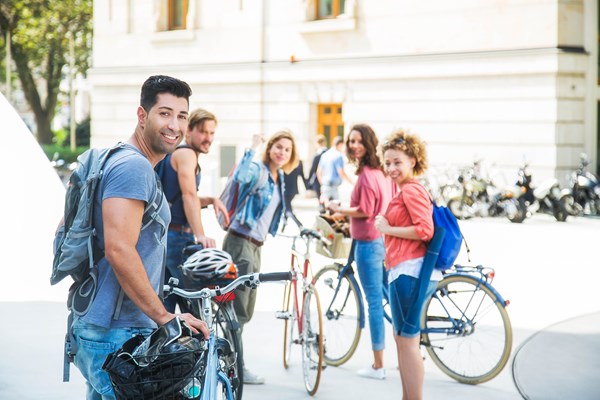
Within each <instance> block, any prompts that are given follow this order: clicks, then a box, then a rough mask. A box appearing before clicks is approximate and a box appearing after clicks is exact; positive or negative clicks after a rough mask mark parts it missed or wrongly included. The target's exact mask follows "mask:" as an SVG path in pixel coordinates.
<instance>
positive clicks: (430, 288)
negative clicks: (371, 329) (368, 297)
mask: <svg viewBox="0 0 600 400" xmlns="http://www.w3.org/2000/svg"><path fill="white" fill-rule="evenodd" d="M436 288H437V281H429V284H428V285H427V290H426V291H425V295H424V296H423V297H422V298H421V299H417V292H418V290H419V279H417V278H415V277H412V276H408V275H400V276H399V277H398V278H396V279H394V280H393V281H392V283H390V308H391V309H392V324H393V325H394V332H395V333H396V335H399V336H402V337H406V338H413V337H416V336H418V335H419V332H421V314H422V313H423V307H424V306H425V303H426V302H427V300H428V299H429V298H430V297H431V296H432V295H433V293H434V292H435V289H436Z"/></svg>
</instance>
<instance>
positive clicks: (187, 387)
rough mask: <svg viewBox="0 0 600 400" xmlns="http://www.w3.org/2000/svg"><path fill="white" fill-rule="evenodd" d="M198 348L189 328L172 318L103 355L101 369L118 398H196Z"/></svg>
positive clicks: (199, 358) (199, 363)
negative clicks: (149, 333)
mask: <svg viewBox="0 0 600 400" xmlns="http://www.w3.org/2000/svg"><path fill="white" fill-rule="evenodd" d="M202 347H203V346H202V344H201V342H200V340H198V339H196V338H194V337H192V336H191V331H190V330H189V328H188V327H187V326H186V325H185V324H183V323H181V321H180V320H179V318H174V319H173V320H171V321H170V322H168V323H167V324H165V325H163V326H162V327H160V328H159V329H157V330H156V331H155V332H154V333H153V334H152V335H151V336H150V337H148V338H144V337H143V336H142V335H136V336H134V337H132V338H131V339H129V340H128V341H127V342H125V343H124V344H123V346H122V347H121V348H120V349H119V350H117V351H115V352H114V353H111V354H110V355H109V356H108V357H107V359H106V361H105V363H104V365H103V367H102V368H103V369H104V370H105V371H106V372H107V373H108V376H109V377H110V381H111V383H112V386H113V390H114V392H115V396H116V398H117V399H119V400H125V399H127V400H128V399H136V400H138V399H144V400H150V399H152V400H159V399H160V400H163V399H189V398H198V397H199V394H200V393H199V392H200V390H199V389H200V388H199V385H198V382H199V380H198V379H197V378H196V376H198V375H199V373H200V369H201V363H202V360H203V355H202ZM194 396H195V397H194Z"/></svg>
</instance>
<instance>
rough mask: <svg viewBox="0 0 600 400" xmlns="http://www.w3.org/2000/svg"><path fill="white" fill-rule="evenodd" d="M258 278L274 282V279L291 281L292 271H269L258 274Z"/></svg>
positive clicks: (262, 280)
mask: <svg viewBox="0 0 600 400" xmlns="http://www.w3.org/2000/svg"><path fill="white" fill-rule="evenodd" d="M258 280H259V281H261V282H276V281H291V280H292V272H291V271H286V272H269V273H264V274H259V275H258Z"/></svg>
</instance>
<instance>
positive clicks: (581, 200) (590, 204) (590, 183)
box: [561, 153, 600, 216]
mask: <svg viewBox="0 0 600 400" xmlns="http://www.w3.org/2000/svg"><path fill="white" fill-rule="evenodd" d="M579 159H580V163H579V167H578V168H577V170H576V171H573V172H572V173H571V174H570V176H569V179H568V181H569V188H566V189H563V191H562V192H561V199H562V200H563V201H564V203H565V206H566V208H567V211H568V212H569V214H570V215H574V216H580V215H584V214H586V215H597V214H600V184H598V178H597V177H596V176H595V175H594V174H592V173H591V172H589V171H587V169H586V167H587V166H588V165H589V164H590V161H589V159H588V158H587V154H585V153H581V154H580V155H579Z"/></svg>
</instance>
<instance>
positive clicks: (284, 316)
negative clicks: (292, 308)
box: [275, 311, 292, 319]
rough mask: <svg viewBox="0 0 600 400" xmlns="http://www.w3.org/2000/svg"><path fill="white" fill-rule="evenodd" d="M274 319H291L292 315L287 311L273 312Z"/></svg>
mask: <svg viewBox="0 0 600 400" xmlns="http://www.w3.org/2000/svg"><path fill="white" fill-rule="evenodd" d="M275 318H277V319H291V318H292V313H291V312H289V311H275Z"/></svg>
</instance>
